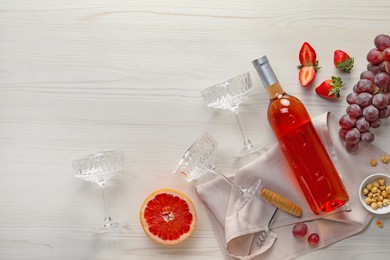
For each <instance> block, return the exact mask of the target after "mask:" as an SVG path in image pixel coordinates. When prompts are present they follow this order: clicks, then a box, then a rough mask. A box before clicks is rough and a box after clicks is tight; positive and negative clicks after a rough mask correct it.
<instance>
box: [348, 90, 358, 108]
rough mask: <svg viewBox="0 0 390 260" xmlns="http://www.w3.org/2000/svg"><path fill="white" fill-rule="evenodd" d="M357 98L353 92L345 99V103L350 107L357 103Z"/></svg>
mask: <svg viewBox="0 0 390 260" xmlns="http://www.w3.org/2000/svg"><path fill="white" fill-rule="evenodd" d="M357 96H358V94H356V93H355V92H351V93H349V94H348V96H347V98H346V100H347V103H348V104H350V105H352V104H356V103H357Z"/></svg>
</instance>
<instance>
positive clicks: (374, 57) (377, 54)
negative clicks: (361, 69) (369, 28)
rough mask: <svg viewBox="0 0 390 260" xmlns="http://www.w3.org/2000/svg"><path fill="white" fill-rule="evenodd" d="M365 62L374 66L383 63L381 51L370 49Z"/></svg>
mask: <svg viewBox="0 0 390 260" xmlns="http://www.w3.org/2000/svg"><path fill="white" fill-rule="evenodd" d="M367 61H368V62H369V63H372V64H374V65H378V64H379V63H381V62H382V61H383V53H382V51H380V50H378V49H377V48H373V49H371V50H370V51H369V52H368V53H367Z"/></svg>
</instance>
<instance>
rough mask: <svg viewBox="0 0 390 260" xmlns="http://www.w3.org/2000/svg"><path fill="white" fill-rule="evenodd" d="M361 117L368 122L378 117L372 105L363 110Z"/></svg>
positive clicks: (377, 112) (377, 111) (376, 110)
mask: <svg viewBox="0 0 390 260" xmlns="http://www.w3.org/2000/svg"><path fill="white" fill-rule="evenodd" d="M363 116H364V118H365V119H366V120H367V121H368V122H373V121H375V120H376V119H377V118H378V117H379V110H378V109H377V108H376V107H374V106H373V105H369V106H367V107H365V108H363Z"/></svg>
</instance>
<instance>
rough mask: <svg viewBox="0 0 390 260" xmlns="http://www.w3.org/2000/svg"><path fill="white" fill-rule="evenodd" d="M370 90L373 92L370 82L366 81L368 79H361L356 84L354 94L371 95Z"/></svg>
mask: <svg viewBox="0 0 390 260" xmlns="http://www.w3.org/2000/svg"><path fill="white" fill-rule="evenodd" d="M378 75H379V74H378ZM376 77H377V76H375V78H376ZM375 78H374V79H375ZM372 90H373V85H372V82H371V81H370V80H368V79H361V80H359V81H358V82H357V84H356V89H355V92H356V93H357V94H360V93H363V92H367V93H371V91H372Z"/></svg>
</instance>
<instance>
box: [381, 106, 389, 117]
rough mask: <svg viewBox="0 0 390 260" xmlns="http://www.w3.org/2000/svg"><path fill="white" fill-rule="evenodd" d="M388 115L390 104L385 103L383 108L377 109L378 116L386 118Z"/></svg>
mask: <svg viewBox="0 0 390 260" xmlns="http://www.w3.org/2000/svg"><path fill="white" fill-rule="evenodd" d="M389 116H390V106H389V105H387V106H386V107H385V108H384V109H381V110H379V117H380V118H382V119H385V118H388V117H389Z"/></svg>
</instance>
